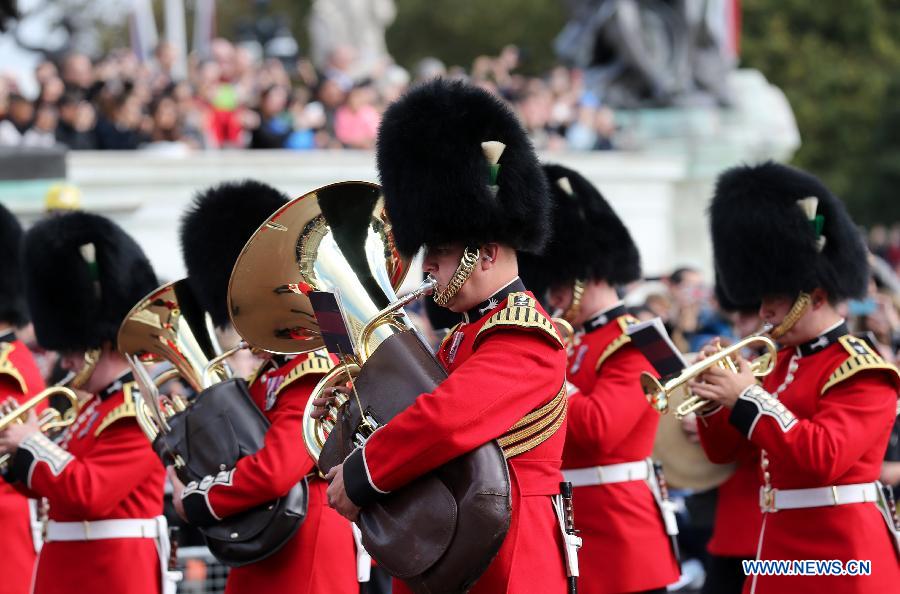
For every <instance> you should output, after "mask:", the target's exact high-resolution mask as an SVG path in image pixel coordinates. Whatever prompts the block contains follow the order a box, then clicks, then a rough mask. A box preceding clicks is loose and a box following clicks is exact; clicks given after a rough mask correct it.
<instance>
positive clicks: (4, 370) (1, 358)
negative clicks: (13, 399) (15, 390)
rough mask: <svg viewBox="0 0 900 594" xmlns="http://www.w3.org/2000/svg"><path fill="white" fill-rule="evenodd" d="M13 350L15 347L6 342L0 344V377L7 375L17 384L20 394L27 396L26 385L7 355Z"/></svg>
mask: <svg viewBox="0 0 900 594" xmlns="http://www.w3.org/2000/svg"><path fill="white" fill-rule="evenodd" d="M15 348H16V347H15V346H13V345H12V344H10V343H8V342H0V375H8V376H9V377H11V378H12V379H13V380H14V381H15V382H16V383H17V384H19V389H20V390H21V391H22V394H27V393H28V385H27V384H26V383H25V378H24V377H22V374H21V373H19V370H18V369H16V366H15V365H13V362H12V361H10V360H9V354H10V353H11V352H13V350H14V349H15Z"/></svg>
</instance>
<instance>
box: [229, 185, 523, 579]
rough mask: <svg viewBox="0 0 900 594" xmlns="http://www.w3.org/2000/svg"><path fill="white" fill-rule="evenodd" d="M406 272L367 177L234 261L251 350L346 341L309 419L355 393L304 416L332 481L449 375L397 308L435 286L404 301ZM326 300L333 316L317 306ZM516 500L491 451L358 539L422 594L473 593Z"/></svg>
mask: <svg viewBox="0 0 900 594" xmlns="http://www.w3.org/2000/svg"><path fill="white" fill-rule="evenodd" d="M408 267H409V262H408V261H407V260H406V259H404V258H403V257H402V256H401V255H400V254H399V252H398V251H397V250H396V249H395V247H394V243H393V236H392V234H391V227H390V222H389V221H388V219H387V216H386V212H385V210H384V206H383V199H382V197H381V189H380V187H379V186H377V185H375V184H371V183H366V182H343V183H337V184H332V185H329V186H325V187H323V188H320V189H318V190H316V191H314V192H311V193H309V194H307V195H305V196H303V197H301V198H298V199H296V200H294V201H292V202H290V203H288V204H287V205H285V206H284V207H282V208H281V209H279V210H278V211H277V212H275V213H274V214H273V215H272V216H271V217H270V218H269V220H268V221H266V222H265V223H264V224H263V225H262V226H261V227H260V228H259V230H258V231H257V232H256V234H255V235H254V236H253V237H252V238H251V239H250V241H248V242H247V245H246V246H245V247H244V250H243V252H242V253H241V255H240V257H239V258H238V261H237V263H236V264H235V267H234V271H233V272H232V276H231V281H230V287H229V312H230V315H231V319H232V322H233V323H234V327H235V329H236V330H237V331H238V333H239V334H240V335H241V337H242V338H244V340H246V341H247V342H250V343H251V344H254V345H257V346H260V347H262V348H264V349H266V350H269V351H272V352H276V353H301V352H308V351H311V350H314V349H318V348H321V347H322V346H323V345H325V343H326V341H325V338H326V337H327V336H328V334H329V333H334V332H336V333H337V334H342V335H344V336H347V337H349V345H347V342H346V341H345V342H344V344H345V345H347V346H346V347H345V348H347V349H348V350H349V351H352V352H345V351H344V349H343V348H341V349H339V352H332V354H333V355H336V356H337V357H338V358H339V359H340V364H339V365H337V366H335V368H334V370H333V371H332V372H331V373H330V374H329V375H328V376H326V377H325V378H323V379H322V380H321V381H320V382H319V385H318V386H317V387H316V388H315V390H314V391H313V394H312V396H311V397H310V405H308V406H307V413H309V412H310V410H311V401H312V400H313V399H314V398H316V397H317V396H318V395H320V394H321V393H322V390H324V389H325V388H327V387H331V386H336V385H344V384H347V383H352V386H353V390H352V395H351V397H350V398H349V399H347V400H345V401H343V402H341V403H340V405H339V407H338V408H337V409H335V410H332V411H331V413H330V415H329V417H330V418H329V419H327V420H325V421H324V422H322V421H317V420H314V419H312V418H311V417H310V416H309V414H307V415H305V417H304V442H305V444H306V446H307V449H308V451H309V452H310V455H311V456H312V457H313V458H314V459H316V460H317V462H318V464H319V467H320V470H322V471H323V472H324V471H327V470H328V469H329V468H331V467H332V466H333V465H334V464H336V463H340V462H342V461H343V459H344V457H345V456H346V455H348V454H349V453H350V452H351V451H352V449H353V448H354V447H356V446H358V445H361V444H363V443H364V442H365V439H366V438H367V437H368V435H370V434H371V432H372V431H374V430H375V429H376V428H377V427H379V426H382V425H384V424H386V423H389V422H390V419H391V418H393V416H395V415H396V414H398V413H399V412H401V411H402V410H403V409H405V408H406V407H408V406H409V405H410V404H412V402H413V401H414V400H415V399H416V397H417V396H418V395H419V394H422V393H424V392H431V391H433V390H434V389H435V388H436V387H437V385H438V384H439V383H440V382H441V381H443V379H444V378H445V377H446V372H445V371H444V369H443V367H442V366H441V365H440V364H439V363H438V361H437V360H436V359H435V357H434V355H433V354H432V353H431V351H430V349H428V348H427V346H426V345H425V344H424V342H423V341H422V340H421V338H420V337H419V335H418V333H417V332H416V331H415V329H414V327H413V325H412V324H411V323H410V321H409V319H408V318H407V316H406V314H405V313H404V312H403V310H402V305H403V304H405V303H406V302H407V301H409V300H410V299H411V298H412V297H418V296H420V295H423V294H425V293H427V292H428V290H429V285H431V283H426V284H424V285H423V286H422V287H420V289H419V290H418V291H416V292H414V293H413V295H412V297H408V298H401V299H398V298H397V296H396V293H395V291H396V290H397V288H398V287H399V286H400V284H401V283H402V281H403V278H404V277H405V275H406V273H407V270H408ZM432 282H433V281H432ZM329 294H330V295H329ZM323 296H325V297H329V296H330V297H331V298H333V299H334V300H335V301H336V303H337V304H338V306H339V307H338V310H337V311H336V310H333V309H332V310H325V309H322V307H321V303H322V300H321V299H320V298H321V297H323ZM314 302H315V303H317V304H320V305H319V306H318V307H319V310H318V311H316V310H315V309H314V307H313V303H314ZM320 322H324V323H320ZM329 343H330V344H331V345H332V347H334V344H335V341H333V340H330V341H329ZM335 426H336V427H337V428H336V429H335V430H334V431H331V429H332V428H334V427H335ZM509 497H510V484H509V471H508V469H507V466H506V461H505V458H504V456H503V452H502V450H501V449H500V446H499V445H498V444H497V443H496V442H490V443H488V444H486V445H484V446H482V447H480V448H479V449H477V450H475V451H473V452H470V453H468V454H466V455H464V456H461V457H460V458H458V459H456V460H454V461H452V462H450V463H448V464H446V465H445V466H443V467H441V468H439V469H438V470H436V471H434V472H432V473H429V474H427V475H425V476H423V477H420V478H419V479H417V480H416V481H414V482H413V483H411V484H409V485H407V486H406V487H404V488H402V489H399V490H397V491H395V492H392V493H390V494H388V495H386V496H385V497H384V498H383V499H382V500H380V501H379V502H377V503H375V504H373V505H371V506H367V507H365V508H364V509H363V510H362V512H361V514H360V519H359V521H358V525H359V528H360V530H361V532H362V542H363V545H364V546H365V548H366V550H367V551H368V552H369V553H370V554H371V555H372V557H373V558H374V559H375V560H376V561H378V563H379V566H380V567H382V568H384V569H385V570H386V571H387V572H388V573H390V574H391V575H393V576H395V577H398V578H400V579H402V580H404V581H405V582H406V583H407V584H408V585H409V586H410V587H411V588H412V589H413V590H414V591H416V592H423V593H424V592H428V593H432V594H436V593H450V592H464V591H466V590H467V589H468V588H470V587H471V585H472V584H473V583H474V582H475V581H476V580H477V579H478V578H479V577H480V576H481V574H482V573H483V572H484V570H485V569H486V568H487V566H488V565H489V564H490V562H491V560H492V559H493V558H494V556H495V555H496V554H497V552H498V551H499V549H500V545H501V544H502V543H503V540H504V538H505V536H506V532H507V530H508V528H509V520H510V511H511V509H510V499H509Z"/></svg>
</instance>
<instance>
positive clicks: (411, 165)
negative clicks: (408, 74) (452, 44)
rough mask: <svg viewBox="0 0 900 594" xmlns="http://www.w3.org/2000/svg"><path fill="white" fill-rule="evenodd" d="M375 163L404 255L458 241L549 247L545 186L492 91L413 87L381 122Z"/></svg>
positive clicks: (450, 84) (439, 83) (518, 129)
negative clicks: (547, 245) (430, 246)
mask: <svg viewBox="0 0 900 594" xmlns="http://www.w3.org/2000/svg"><path fill="white" fill-rule="evenodd" d="M483 143H488V144H486V145H484V146H483ZM498 143H502V144H503V145H505V146H500V145H499V144H498ZM501 150H502V152H501ZM486 155H488V156H486ZM377 161H378V171H379V175H380V177H381V185H382V187H383V190H384V198H385V206H386V208H387V212H388V215H389V217H390V219H391V223H392V226H393V232H394V239H395V242H396V246H397V248H398V249H399V251H400V252H401V253H403V254H405V255H407V256H409V255H412V254H414V253H415V252H416V251H417V250H418V249H419V248H420V247H421V246H423V245H428V244H431V245H439V244H442V243H451V242H462V243H464V244H465V245H468V246H472V247H477V246H479V245H482V244H484V243H488V242H498V243H502V244H505V245H509V246H511V247H513V248H515V249H518V250H521V251H525V252H536V251H540V249H541V248H542V247H543V246H544V242H545V241H546V239H547V235H548V232H549V226H548V225H547V215H548V208H549V197H548V194H547V183H546V181H545V180H544V176H543V173H542V172H541V168H540V164H539V162H538V160H537V157H536V156H535V153H534V149H533V147H532V146H531V141H530V140H529V139H528V136H527V135H526V134H525V131H524V130H523V129H522V126H521V124H520V123H519V121H518V119H517V118H516V116H515V115H514V114H513V112H512V111H511V110H510V108H509V107H508V106H507V105H506V104H505V103H503V101H502V100H501V99H498V98H497V97H494V96H493V95H491V94H490V93H488V92H487V91H485V90H483V89H480V88H477V87H473V86H470V85H467V84H465V83H463V82H460V81H447V80H442V79H436V80H433V81H429V82H427V83H424V84H421V85H419V86H417V87H415V88H413V89H412V90H410V91H409V92H408V93H407V94H406V95H404V96H403V97H401V98H400V99H398V100H397V101H395V102H394V103H393V104H391V106H390V107H388V109H387V111H386V112H385V114H384V118H383V119H382V121H381V126H380V128H379V131H378V147H377Z"/></svg>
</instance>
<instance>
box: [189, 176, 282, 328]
mask: <svg viewBox="0 0 900 594" xmlns="http://www.w3.org/2000/svg"><path fill="white" fill-rule="evenodd" d="M287 201H288V197H287V196H285V195H284V194H282V193H281V192H279V191H278V190H276V189H275V188H273V187H271V186H269V185H266V184H264V183H261V182H258V181H254V180H244V181H240V182H226V183H223V184H220V185H218V186H213V187H211V188H209V189H207V190H205V191H203V192H200V193H198V194H197V195H196V196H195V197H194V202H193V203H192V204H191V206H190V207H189V208H188V210H187V211H186V212H185V214H184V216H183V217H182V219H181V229H180V231H179V233H180V235H181V254H182V257H183V258H184V265H185V267H186V268H187V272H188V284H189V285H190V287H191V289H193V291H194V294H195V295H196V296H197V299H198V300H199V302H200V306H201V307H203V309H204V310H206V311H207V312H209V315H210V316H211V317H212V321H213V323H214V324H215V325H216V326H219V327H221V326H225V325H226V324H228V320H229V318H228V280H229V279H230V278H231V270H232V269H233V268H234V263H235V261H236V260H237V258H238V256H239V255H240V253H241V250H242V249H244V244H246V243H247V240H248V239H250V237H251V236H252V235H253V233H254V232H256V230H257V229H258V228H259V226H260V225H262V224H263V222H265V221H266V219H268V218H269V216H271V215H272V213H274V212H275V211H276V210H278V209H279V208H281V207H282V206H284V204H285V203H286V202H287Z"/></svg>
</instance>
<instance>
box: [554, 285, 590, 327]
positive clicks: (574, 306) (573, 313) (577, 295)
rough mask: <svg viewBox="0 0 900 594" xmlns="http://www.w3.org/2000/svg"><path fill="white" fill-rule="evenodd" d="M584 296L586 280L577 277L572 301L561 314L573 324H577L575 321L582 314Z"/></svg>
mask: <svg viewBox="0 0 900 594" xmlns="http://www.w3.org/2000/svg"><path fill="white" fill-rule="evenodd" d="M583 297H584V281H583V280H581V279H577V280H576V281H575V284H573V285H572V303H570V304H569V307H567V308H566V310H565V311H564V312H562V314H561V315H560V316H559V317H561V318H562V319H564V320H565V321H567V322H568V323H569V324H571V325H573V326H574V325H575V321H576V320H577V319H578V316H579V315H580V314H581V299H582V298H583Z"/></svg>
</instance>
